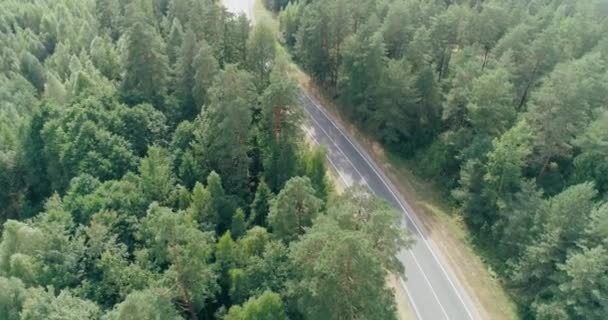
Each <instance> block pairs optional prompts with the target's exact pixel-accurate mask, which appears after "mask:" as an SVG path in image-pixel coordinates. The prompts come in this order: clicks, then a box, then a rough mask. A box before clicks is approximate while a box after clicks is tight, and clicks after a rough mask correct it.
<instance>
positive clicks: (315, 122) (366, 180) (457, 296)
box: [300, 91, 478, 320]
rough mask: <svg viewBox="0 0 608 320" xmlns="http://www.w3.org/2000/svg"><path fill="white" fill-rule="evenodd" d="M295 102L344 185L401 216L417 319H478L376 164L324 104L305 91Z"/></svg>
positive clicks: (407, 287) (407, 282) (404, 256)
mask: <svg viewBox="0 0 608 320" xmlns="http://www.w3.org/2000/svg"><path fill="white" fill-rule="evenodd" d="M300 100H301V102H302V105H303V106H304V109H305V110H306V113H307V114H308V115H309V116H310V120H311V121H310V122H311V126H310V130H309V134H310V136H311V138H312V139H313V140H314V141H316V142H317V143H319V144H322V145H324V146H326V147H327V158H328V160H329V162H330V164H331V165H332V166H333V167H334V169H335V170H336V172H338V175H339V176H340V178H341V179H342V180H343V181H344V183H345V184H346V185H353V184H363V185H366V186H367V187H368V188H369V189H370V190H371V191H372V192H373V193H375V194H376V195H378V196H379V197H381V198H384V199H386V200H387V201H388V202H389V203H390V204H391V205H393V206H394V207H395V208H397V209H399V210H400V211H401V212H402V213H403V220H402V223H403V227H404V228H407V229H408V230H410V232H411V234H412V235H413V236H414V238H415V240H416V243H415V244H414V246H413V247H412V248H411V249H409V250H404V251H402V252H401V253H400V254H399V259H400V260H401V262H402V263H403V264H404V265H405V273H406V278H407V280H403V279H402V281H401V285H403V286H405V290H406V292H407V295H408V298H409V299H410V304H411V305H412V308H413V309H414V314H415V315H416V317H417V318H418V319H424V320H426V319H429V320H439V319H455V320H461V319H462V320H468V319H477V318H478V316H476V313H474V312H473V306H472V303H471V302H470V299H469V298H468V297H467V295H466V293H465V292H464V290H462V288H461V287H460V286H459V285H458V282H457V280H456V279H455V276H454V275H453V274H452V273H451V272H450V271H448V270H447V267H446V266H444V264H443V260H441V259H440V258H439V257H438V255H437V253H436V250H437V249H436V248H435V246H434V245H433V244H432V240H431V239H430V238H429V237H428V234H426V232H424V230H423V229H422V228H420V227H419V225H420V224H419V223H418V222H417V221H416V218H415V216H412V214H411V212H412V209H411V207H410V206H409V205H408V204H407V202H406V201H405V200H404V199H403V198H402V197H401V196H400V195H399V193H398V192H397V191H396V189H395V187H394V186H393V185H392V183H391V182H390V181H389V179H388V178H386V176H385V175H384V174H383V173H382V171H381V170H380V169H379V167H378V165H377V164H375V162H374V161H373V160H372V159H371V157H370V156H369V155H368V154H367V153H366V152H365V150H364V149H363V148H362V147H361V146H360V145H359V144H358V143H357V142H356V141H355V140H354V139H353V138H351V137H350V136H349V135H348V133H346V131H345V130H344V129H343V128H342V127H341V126H340V125H339V124H337V123H336V121H335V120H334V119H333V118H332V116H331V115H330V114H328V113H327V112H326V111H325V109H324V108H323V106H321V104H320V103H319V102H318V101H317V100H316V99H315V98H314V97H312V96H311V95H309V94H308V93H306V92H305V91H301V92H300Z"/></svg>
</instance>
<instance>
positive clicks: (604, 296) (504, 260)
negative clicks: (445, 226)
mask: <svg viewBox="0 0 608 320" xmlns="http://www.w3.org/2000/svg"><path fill="white" fill-rule="evenodd" d="M265 4H266V6H267V7H268V8H270V9H271V10H273V11H275V12H276V13H277V15H278V19H279V20H280V24H281V26H280V29H281V37H282V42H283V43H284V45H285V46H287V47H288V48H289V50H290V52H291V53H292V54H293V58H294V60H295V61H296V62H297V63H298V64H299V65H300V66H301V67H302V68H303V69H304V70H306V71H307V72H308V73H310V74H311V75H312V76H313V77H314V81H315V82H316V83H317V85H318V86H319V87H322V88H324V91H325V92H324V93H325V94H326V95H327V96H329V97H330V98H332V99H333V100H334V101H335V102H336V104H337V105H338V108H339V110H340V113H341V114H343V115H344V116H345V117H346V118H347V119H349V120H350V121H352V122H353V123H355V124H356V125H357V126H358V128H360V129H362V130H363V131H365V132H367V133H368V134H369V135H370V136H372V137H373V138H374V139H376V140H378V141H380V142H381V143H382V144H383V145H384V146H385V147H386V148H387V149H388V150H390V152H392V153H393V154H396V155H398V156H399V157H401V158H406V159H409V161H410V162H412V163H413V164H414V167H415V168H414V172H415V173H416V174H418V175H419V176H422V177H424V178H426V179H428V180H431V181H433V182H434V183H435V185H436V186H438V187H439V188H440V189H441V190H443V192H444V193H445V194H446V196H447V197H449V199H450V201H451V203H452V204H453V205H454V206H455V207H457V208H458V212H459V214H460V215H461V216H462V217H463V219H464V220H465V222H466V224H467V226H468V228H469V229H470V230H471V233H472V234H473V237H474V243H475V246H476V247H478V248H479V250H480V251H481V252H484V256H485V259H486V261H487V263H488V264H489V268H491V269H492V270H493V271H494V272H496V273H497V274H498V276H499V277H500V278H501V280H502V282H503V283H504V286H506V287H507V289H508V290H509V292H510V293H511V295H512V297H513V298H514V299H515V300H516V302H517V303H518V305H519V307H520V314H521V317H522V318H524V319H605V318H606V315H608V201H607V200H608V1H605V0H588V1H574V0H324V1H321V0H308V1H304V0H300V1H287V0H266V1H265Z"/></svg>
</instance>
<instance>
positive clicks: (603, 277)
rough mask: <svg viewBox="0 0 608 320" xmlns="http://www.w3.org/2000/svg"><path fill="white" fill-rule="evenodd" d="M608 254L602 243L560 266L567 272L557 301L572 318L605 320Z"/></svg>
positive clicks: (607, 307) (574, 255)
mask: <svg viewBox="0 0 608 320" xmlns="http://www.w3.org/2000/svg"><path fill="white" fill-rule="evenodd" d="M607 257H608V255H607V254H606V249H605V248H604V247H603V246H597V247H594V248H589V249H587V248H584V249H583V251H582V252H580V253H576V254H573V255H571V256H570V257H569V258H568V260H566V262H565V263H564V264H560V265H559V266H558V268H559V270H560V271H562V272H563V273H565V278H566V279H565V281H563V282H562V283H561V284H560V285H559V293H557V297H556V300H557V302H558V303H559V304H560V305H561V306H562V308H564V309H565V310H566V311H567V312H568V315H569V317H572V318H582V319H602V318H603V317H604V315H605V314H606V311H607V310H608V306H607V305H606V299H608V289H607V288H608V287H607V286H608V277H607V273H608V267H607V266H608V258H607Z"/></svg>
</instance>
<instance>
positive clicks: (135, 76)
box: [122, 4, 169, 108]
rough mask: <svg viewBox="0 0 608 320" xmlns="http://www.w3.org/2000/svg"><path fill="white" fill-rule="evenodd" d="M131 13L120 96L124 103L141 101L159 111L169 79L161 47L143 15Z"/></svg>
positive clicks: (138, 11)
mask: <svg viewBox="0 0 608 320" xmlns="http://www.w3.org/2000/svg"><path fill="white" fill-rule="evenodd" d="M134 5H135V4H133V5H131V6H134ZM131 11H133V13H132V14H133V17H131V19H133V22H132V24H131V26H130V27H129V31H128V38H127V46H126V48H127V52H126V55H127V56H126V60H125V66H124V68H125V75H124V78H123V82H122V95H123V98H124V99H125V101H127V102H128V103H131V104H135V103H139V102H144V101H145V102H150V103H152V104H153V105H154V106H155V107H157V108H161V107H162V106H163V103H164V95H165V94H166V92H167V81H168V75H169V74H168V73H169V60H168V58H167V55H166V48H165V43H164V41H163V38H162V37H161V36H160V34H158V32H157V31H156V28H155V27H154V26H152V25H150V24H149V22H148V21H147V18H146V16H145V14H144V13H143V12H141V11H140V10H138V9H135V8H134V9H133V10H131Z"/></svg>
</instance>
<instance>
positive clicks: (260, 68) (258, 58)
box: [247, 21, 280, 91]
mask: <svg viewBox="0 0 608 320" xmlns="http://www.w3.org/2000/svg"><path fill="white" fill-rule="evenodd" d="M275 38H276V36H275V34H274V31H273V29H272V28H271V27H270V25H269V24H268V23H266V22H264V21H261V22H260V23H257V24H256V25H255V26H254V27H253V30H252V31H251V33H250V34H249V39H248V40H247V66H248V69H249V71H250V72H251V73H252V74H253V75H254V76H255V84H256V87H257V88H258V91H262V90H264V88H266V86H267V85H268V83H269V81H270V71H271V70H272V69H273V66H274V59H275V56H276V51H277V49H276V39H275ZM274 83H275V85H279V84H280V82H274Z"/></svg>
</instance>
